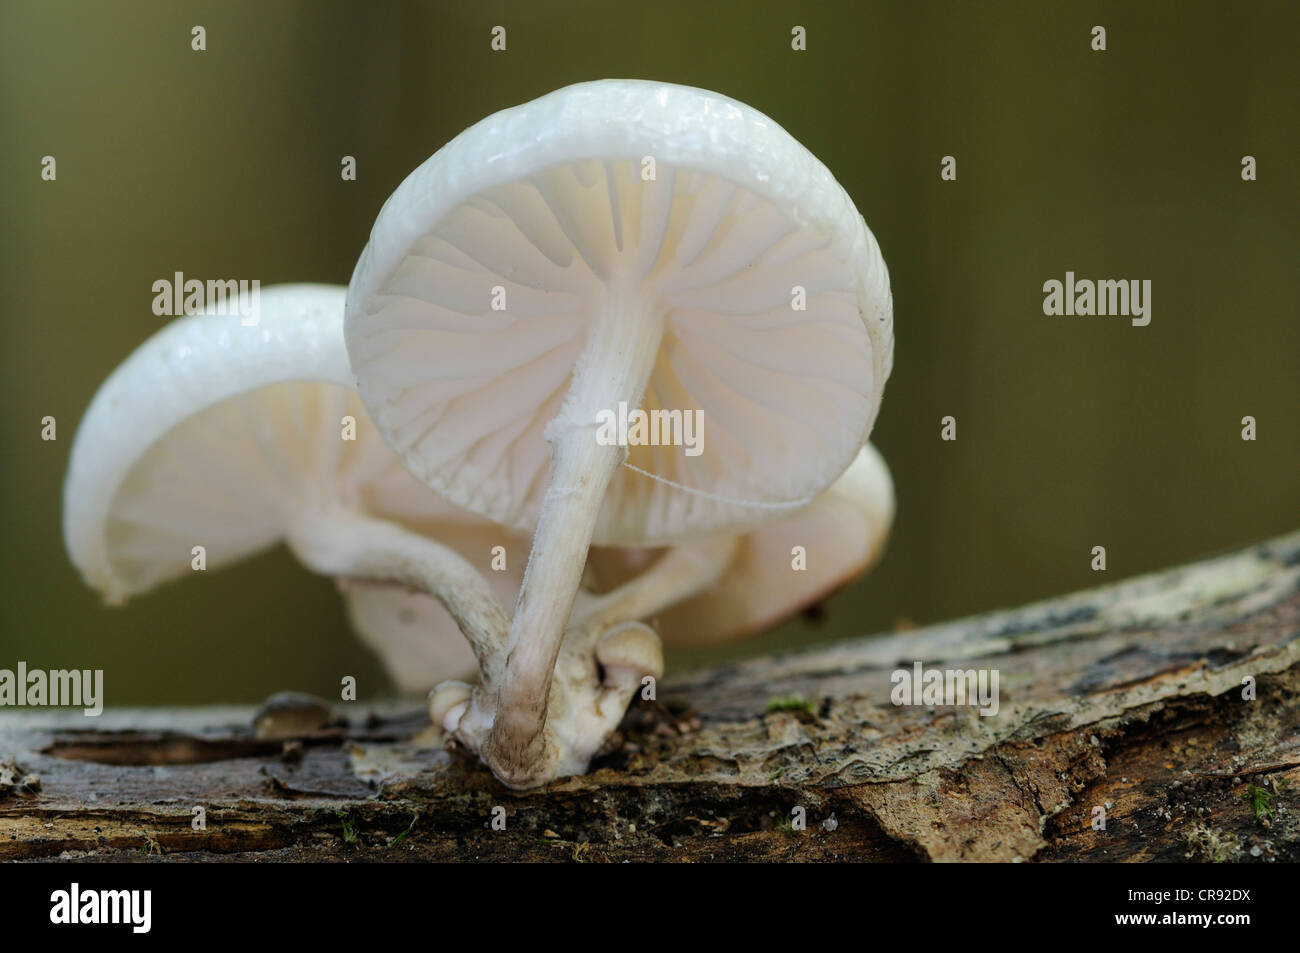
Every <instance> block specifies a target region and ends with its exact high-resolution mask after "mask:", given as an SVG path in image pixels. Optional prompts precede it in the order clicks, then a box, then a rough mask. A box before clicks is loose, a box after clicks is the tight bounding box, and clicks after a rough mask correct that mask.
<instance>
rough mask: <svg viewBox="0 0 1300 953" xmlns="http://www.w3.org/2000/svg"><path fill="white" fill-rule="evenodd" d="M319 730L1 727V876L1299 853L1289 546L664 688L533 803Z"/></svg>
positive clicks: (1296, 643) (413, 749)
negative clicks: (902, 688)
mask: <svg viewBox="0 0 1300 953" xmlns="http://www.w3.org/2000/svg"><path fill="white" fill-rule="evenodd" d="M917 661H920V662H922V663H923V664H924V665H925V666H926V667H927V668H945V669H951V668H960V669H996V670H997V671H998V672H999V676H1000V690H1001V691H1000V694H1001V707H1000V711H999V713H998V714H997V715H996V716H992V717H980V716H979V715H977V714H976V713H975V712H974V711H973V710H972V709H970V708H954V707H942V706H939V707H930V708H926V707H896V706H894V705H893V704H891V702H890V689H891V687H892V685H891V682H890V675H891V673H892V672H893V671H895V670H896V669H899V668H908V669H910V668H911V667H912V665H913V663H914V662H917ZM1251 680H1253V683H1254V692H1255V697H1254V698H1253V699H1251V698H1249V697H1243V696H1249V694H1250V692H1249V691H1248V690H1247V689H1248V684H1249V683H1250V682H1251ZM791 697H798V698H801V699H804V700H806V701H807V702H808V705H807V706H806V707H805V706H800V705H792V704H790V703H789V702H788V699H789V698H791ZM778 698H784V699H787V703H786V704H784V705H776V706H773V704H772V702H773V700H774V699H778ZM770 708H778V709H783V710H769V709H770ZM337 714H338V715H340V716H343V717H346V718H349V722H348V723H346V724H339V725H336V726H334V727H325V728H323V729H320V730H317V731H314V732H312V733H310V734H308V735H306V736H304V737H303V738H301V739H300V741H299V742H291V743H289V744H285V743H284V742H282V741H259V740H257V738H256V737H255V736H254V733H253V731H252V727H251V719H252V717H253V713H252V710H251V709H211V708H209V709H190V710H157V709H152V710H136V711H119V712H111V711H110V712H106V713H105V714H104V715H103V716H101V717H100V718H98V719H88V718H85V717H83V716H79V715H75V714H57V713H51V712H44V713H37V714H25V715H21V716H19V715H15V714H13V713H7V714H5V715H4V716H2V717H0V762H5V764H4V765H0V859H30V858H58V857H63V858H77V859H89V860H94V859H117V860H120V859H140V860H151V859H152V860H159V859H176V858H185V859H195V858H208V859H240V860H247V859H268V860H269V859H277V860H317V859H325V860H376V861H380V860H382V861H400V860H429V859H454V860H507V859H532V860H556V859H562V860H578V861H614V860H625V859H631V860H696V861H699V860H735V859H741V860H834V859H840V860H848V859H852V860H916V859H920V860H927V859H928V860H938V861H947V860H1007V861H1010V860H1035V861H1069V860H1183V859H1194V860H1206V861H1217V860H1234V861H1235V860H1240V861H1250V860H1259V861H1268V860H1290V861H1296V860H1300V807H1298V806H1297V805H1300V533H1297V534H1294V535H1291V536H1288V537H1285V538H1282V539H1278V540H1275V541H1273V542H1270V543H1266V544H1262V545H1259V546H1255V547H1252V548H1250V549H1248V550H1246V551H1243V552H1240V553H1236V554H1233V555H1230V556H1226V557H1222V558H1218V559H1213V560H1209V561H1205V562H1201V563H1196V564H1192V565H1189V566H1186V567H1181V568H1178V569H1174V570H1170V571H1167V572H1164V573H1159V574H1156V575H1152V576H1147V577H1143V578H1141V579H1136V580H1131V581H1128V582H1124V583H1120V584H1116V585H1112V586H1108V587H1105V588H1101V589H1097V590H1093V591H1090V592H1085V593H1081V594H1077V595H1073V596H1068V597H1066V598H1062V599H1056V600H1052V601H1049V602H1044V603H1040V604H1036V605H1032V606H1028V607H1025V608H1021V609H1017V610H1014V611H1009V612H1000V613H995V614H992V615H988V616H983V617H979V618H973V619H967V620H961V621H958V622H953V623H949V624H946V625H940V626H935V627H932V628H927V629H919V630H914V631H909V632H900V633H896V634H892V635H889V636H884V637H875V638H864V639H859V640H855V641H851V642H847V643H841V644H838V645H834V646H830V647H821V648H816V649H814V650H811V651H807V652H801V653H798V654H792V655H786V656H781V657H775V658H762V659H756V660H754V661H750V662H745V663H741V664H736V665H730V666H726V667H724V668H720V669H717V670H713V671H707V672H700V673H694V674H691V675H688V676H686V677H682V678H678V679H675V680H670V681H668V682H666V683H664V684H663V685H661V686H660V688H659V700H658V701H657V702H654V703H649V702H640V701H639V702H637V703H635V704H634V708H633V711H632V712H631V713H630V714H629V716H628V718H627V720H626V721H625V723H624V725H623V730H622V738H621V740H622V745H621V747H618V748H617V749H616V750H614V751H612V752H611V753H610V754H607V755H605V756H602V757H601V758H600V759H599V760H598V762H597V767H596V770H594V771H593V772H592V773H591V774H589V775H587V776H586V777H581V778H571V779H566V780H564V781H561V782H558V783H555V784H552V785H550V786H548V787H546V788H544V789H541V790H539V791H534V792H528V793H516V792H511V791H508V790H506V789H504V788H503V787H501V786H500V785H499V784H497V783H496V782H495V780H494V779H493V778H492V777H491V776H490V775H489V774H488V773H487V772H486V771H485V770H484V769H483V768H481V767H480V766H478V765H476V764H474V763H472V762H469V761H466V760H464V759H461V758H458V757H455V756H453V755H450V754H448V753H446V752H444V751H442V750H441V749H440V748H437V747H420V745H419V744H418V743H417V742H415V741H413V740H412V739H413V737H414V736H416V735H418V734H419V733H420V732H421V729H422V728H424V727H425V722H426V721H427V719H426V718H424V716H423V715H422V714H421V713H420V712H419V711H418V710H417V705H415V704H413V703H407V704H406V705H405V707H404V708H403V706H400V705H393V706H382V707H380V708H371V709H367V712H366V713H364V714H358V713H357V706H351V707H348V706H341V709H340V711H338V712H337ZM6 759H7V760H6ZM196 807H202V808H203V810H204V813H205V820H206V827H205V828H203V829H195V824H194V817H195V814H194V808H196ZM496 807H500V808H504V811H505V817H506V829H505V830H494V829H493V828H492V824H491V821H492V817H493V809H494V808H496ZM795 807H802V808H803V809H804V812H805V814H806V817H807V827H806V829H805V830H799V829H798V826H799V825H794V826H792V825H791V817H792V814H791V812H792V810H793V809H794V808H795ZM1098 807H1100V808H1102V810H1104V812H1105V821H1106V823H1105V829H1104V830H1096V829H1094V820H1095V818H1097V817H1098V816H1099V812H1098V811H1096V808H1098ZM1270 814H1271V816H1270ZM832 817H833V819H834V820H833V822H831V823H826V821H827V820H828V819H830V818H832Z"/></svg>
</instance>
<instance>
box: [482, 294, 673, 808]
mask: <svg viewBox="0 0 1300 953" xmlns="http://www.w3.org/2000/svg"><path fill="white" fill-rule="evenodd" d="M591 313H592V314H594V315H596V320H595V322H594V324H593V327H592V329H591V334H590V337H589V338H588V341H587V347H586V349H585V350H584V352H583V354H582V356H581V357H580V358H579V360H578V363H577V366H576V367H575V369H574V372H573V378H572V381H571V383H570V385H569V392H568V394H567V396H566V398H565V402H564V405H563V407H562V408H561V410H560V413H559V415H558V416H557V417H556V418H555V419H554V420H552V421H551V423H550V424H549V425H548V427H547V432H546V437H547V440H548V441H549V442H550V444H551V485H550V488H549V489H548V490H547V492H546V497H545V499H544V500H543V502H542V507H541V512H540V514H539V517H538V523H537V533H536V535H535V536H534V538H533V548H532V552H531V553H530V554H529V557H528V568H527V569H526V570H525V572H524V579H523V585H522V587H521V589H520V593H519V603H518V605H517V606H516V609H515V616H514V620H513V623H512V624H511V627H510V640H509V655H508V657H507V659H506V665H505V674H504V677H503V679H502V682H501V687H500V690H499V694H498V696H497V698H496V699H495V702H496V705H495V709H496V710H495V712H492V713H490V714H489V713H488V712H484V711H481V710H480V711H478V712H477V715H478V716H479V717H490V718H492V732H491V739H490V743H489V745H488V750H486V751H483V752H481V754H482V755H483V757H484V760H485V761H486V762H487V763H488V766H489V767H491V768H492V770H493V772H494V773H495V774H496V775H497V777H498V778H500V779H501V780H502V781H503V782H505V783H506V784H509V785H511V786H515V787H528V786H532V785H535V784H539V783H542V782H544V781H546V780H549V779H550V777H554V776H555V774H556V765H555V762H556V760H557V758H558V757H559V754H558V752H556V751H554V750H552V749H553V748H554V745H553V744H551V743H548V739H547V736H546V732H545V726H546V714H547V705H548V701H549V697H550V689H551V680H552V677H553V674H554V671H555V662H556V659H557V657H558V656H559V653H560V647H561V643H562V641H563V639H564V632H565V628H566V626H567V624H568V620H569V614H570V612H571V611H572V609H573V602H574V598H575V596H576V594H577V592H578V587H579V584H580V583H581V580H582V573H583V568H584V566H585V565H586V559H587V549H588V547H589V546H590V545H591V537H592V534H593V532H594V530H595V526H596V518H597V516H598V515H599V513H600V508H601V505H602V503H603V502H604V499H605V492H606V490H607V489H608V487H609V482H610V480H611V479H613V476H614V473H615V472H616V471H617V470H618V468H619V466H620V465H621V464H622V462H623V460H624V459H625V458H626V454H627V450H626V448H625V447H622V446H619V445H613V446H604V445H602V444H600V443H598V442H597V439H596V437H597V432H598V429H599V428H598V423H597V415H598V414H599V413H600V412H601V411H615V410H617V408H618V406H619V403H620V402H626V404H627V405H628V406H629V407H639V406H640V404H641V400H642V397H643V395H644V393H645V388H646V383H647V381H648V380H649V378H650V373H651V371H652V370H653V369H654V362H655V358H656V356H657V355H658V353H659V344H660V340H661V338H662V336H663V316H662V314H660V313H659V312H658V311H657V309H656V308H655V307H654V306H653V302H652V301H651V300H650V299H649V298H648V297H647V296H646V295H644V294H643V293H641V292H640V291H636V290H634V291H624V290H623V289H620V288H618V287H612V288H609V289H607V290H606V292H605V294H604V295H603V296H602V300H601V301H599V302H597V303H596V305H595V307H593V309H592V311H591ZM484 703H490V701H489V700H487V699H485V698H484V696H483V693H478V694H476V697H475V702H474V703H473V704H474V705H476V706H479V705H482V704H484ZM579 770H581V769H579Z"/></svg>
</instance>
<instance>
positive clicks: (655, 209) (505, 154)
mask: <svg viewBox="0 0 1300 953" xmlns="http://www.w3.org/2000/svg"><path fill="white" fill-rule="evenodd" d="M651 173H652V175H651ZM799 289H801V291H800V290H799ZM611 295H614V296H615V297H617V298H618V299H619V300H620V301H623V302H625V303H626V302H628V301H633V302H635V304H634V306H635V307H638V308H644V309H645V310H646V311H648V312H650V313H656V314H662V315H663V317H664V334H663V338H662V341H661V345H660V349H659V352H658V355H657V358H656V359H655V362H654V367H653V370H652V372H651V376H650V380H649V383H648V386H647V388H646V392H645V395H644V400H643V403H642V404H641V408H642V409H644V410H645V411H649V412H654V411H658V410H665V411H673V410H676V411H687V410H691V411H699V412H702V414H703V420H704V427H703V452H702V453H700V454H699V455H696V456H691V455H687V454H685V453H684V452H683V448H682V447H681V446H671V445H669V446H662V445H661V446H636V445H634V446H632V447H630V448H629V450H630V455H629V459H628V463H629V464H631V465H632V466H635V467H638V468H640V469H642V470H645V471H647V472H649V473H652V474H655V475H657V476H659V477H662V478H663V479H664V480H668V481H671V483H675V484H678V486H673V485H670V484H669V483H665V482H661V481H655V480H652V479H650V478H648V477H646V476H645V475H644V474H641V473H636V472H634V471H633V470H631V469H629V468H622V469H620V471H619V472H618V474H617V475H616V476H615V477H614V480H613V482H612V483H611V484H610V486H609V489H608V492H607V494H606V497H605V500H604V505H603V508H602V510H601V512H600V514H599V518H598V520H597V524H596V528H595V534H594V537H593V539H594V541H595V542H596V543H605V544H622V545H659V544H667V543H671V542H674V541H678V540H681V539H685V538H688V537H690V536H694V535H704V534H707V533H711V532H714V531H732V532H736V531H742V530H745V529H748V528H752V527H754V526H757V525H759V524H761V523H762V522H766V521H767V520H768V519H770V518H771V517H772V511H771V509H767V508H762V507H761V506H759V507H756V506H753V505H745V504H753V503H759V504H764V503H769V504H777V505H780V504H783V503H796V502H797V501H801V500H807V499H811V498H812V497H813V496H815V495H816V494H817V493H818V492H820V491H821V490H823V489H825V487H827V486H828V485H829V484H830V483H831V482H832V481H833V480H834V479H835V478H836V477H837V476H838V475H839V474H840V473H842V472H843V471H844V470H845V469H846V468H847V467H848V466H849V465H850V464H851V463H852V461H853V459H854V457H855V456H856V455H857V452H858V450H859V448H860V447H861V446H862V445H863V444H864V443H865V441H866V439H867V436H868V434H869V433H870V431H871V428H872V425H873V423H874V421H875V418H876V414H877V411H878V408H879V405H880V399H881V395H882V392H883V389H884V386H885V381H886V379H887V377H888V376H889V371H890V367H891V364H892V354H893V332H892V320H893V319H892V302H891V297H890V292H889V277H888V273H887V270H886V268H885V263H884V260H883V259H882V257H881V254H880V250H879V248H878V246H877V245H876V242H875V239H874V238H873V237H872V235H871V233H870V231H869V230H868V229H867V227H866V224H865V222H864V221H863V219H862V216H861V215H860V214H859V213H858V211H857V209H856V208H855V206H854V204H853V202H852V200H851V199H850V198H849V196H848V195H847V193H846V192H845V191H844V189H843V188H842V187H841V186H840V185H839V184H838V183H837V182H836V181H835V179H834V177H833V176H832V175H831V173H830V172H829V171H828V170H827V169H826V167H825V166H824V165H823V164H822V163H821V162H820V161H818V160H817V159H816V157H814V156H813V155H812V154H811V153H810V152H809V151H808V150H807V149H806V148H804V147H803V146H802V145H800V144H799V143H798V142H797V141H796V140H795V139H794V138H793V137H791V136H790V135H789V133H787V132H786V131H785V130H784V129H782V128H781V127H780V126H779V125H777V124H776V123H775V122H774V121H772V120H771V119H770V118H768V117H767V116H764V115H763V114H762V113H760V112H758V111H757V110H755V109H753V108H751V107H749V106H746V105H743V104H741V103H738V102H735V101H734V100H731V99H728V98H727V97H725V96H722V95H720V94H717V93H712V92H708V91H705V90H700V89H692V88H689V87H684V86H675V85H670V84H666V83H654V82H643V81H637V80H602V81H599V82H592V83H582V84H578V85H575V86H570V87H567V88H564V89H561V90H557V91H556V92H553V93H551V94H549V95H547V96H544V97H542V98H540V99H538V100H535V101H533V102H530V103H526V104H524V105H522V106H517V107H515V108H512V109H507V110H504V111H502V112H499V113H496V114H494V115H492V116H489V117H488V118H486V119H484V120H483V121H481V122H479V123H478V124H476V125H475V126H473V127H471V128H470V129H468V130H466V131H465V132H463V133H462V134H461V135H459V136H457V137H456V138H455V139H454V140H452V141H451V142H450V143H448V144H447V145H446V146H445V147H443V148H442V149H441V150H440V151H439V152H438V153H437V154H436V155H434V156H433V157H432V158H430V159H429V160H428V161H426V162H425V163H424V164H423V165H421V166H420V167H419V168H417V169H416V170H415V171H414V172H412V173H411V174H410V176H408V177H407V179H406V180H405V181H404V182H403V183H402V184H401V185H400V186H399V187H398V189H397V190H396V191H395V192H394V193H393V195H392V196H391V197H390V199H389V200H388V202H387V203H386V204H385V205H384V208H383V210H382V211H381V212H380V214H379V217H378V219H377V220H376V222H375V226H374V229H373V231H372V233H371V237H370V242H369V244H368V245H367V247H366V249H365V251H364V252H363V254H362V256H361V259H360V260H359V262H358V264H357V268H356V270H355V272H354V274H353V277H352V282H351V284H350V286H349V292H348V306H347V312H348V314H347V323H346V331H347V338H348V348H349V353H350V354H351V356H352V362H353V368H354V370H355V371H356V373H357V376H358V381H359V387H360V391H361V395H362V398H363V400H364V402H365V404H366V406H367V408H368V409H369V410H370V412H371V416H372V418H373V419H374V420H375V422H376V425H377V426H378V427H379V428H380V430H381V431H382V432H383V433H384V434H385V436H386V438H387V439H388V441H389V443H390V444H391V445H392V446H393V447H394V449H395V450H397V452H398V453H399V454H400V455H401V457H402V459H403V460H404V461H405V462H406V464H407V467H408V468H409V469H410V470H411V472H412V473H414V474H415V475H416V476H418V477H419V478H420V479H421V480H423V481H424V482H425V483H427V484H428V485H429V486H431V487H433V488H434V489H436V490H438V491H439V492H440V493H442V494H443V495H445V496H446V497H447V499H449V500H450V501H451V502H453V503H455V504H457V505H459V506H463V507H465V508H466V509H469V510H471V511H473V512H475V513H478V514H481V515H482V516H484V517H486V518H488V519H490V520H492V521H493V522H495V523H498V524H501V525H504V526H508V527H512V528H515V529H518V530H520V531H531V530H532V529H533V528H534V526H535V524H536V520H537V516H538V513H539V510H540V505H541V502H542V499H543V497H544V494H545V492H546V489H547V486H548V483H549V464H550V455H549V450H548V447H547V444H546V440H545V435H544V432H545V428H546V426H547V424H548V422H550V421H551V420H552V419H554V418H556V416H557V415H558V414H559V412H560V409H561V405H562V403H563V401H564V398H565V395H566V392H567V389H568V385H569V382H570V378H571V375H573V373H574V371H575V366H576V365H577V363H578V362H579V359H580V357H581V356H582V355H583V353H584V347H585V344H586V342H587V340H588V338H589V336H590V335H591V333H592V328H593V327H595V326H596V325H597V323H598V322H601V321H602V320H606V319H607V318H606V316H607V314H608V311H609V307H610V300H611ZM799 295H802V296H803V298H804V300H802V301H799V302H796V298H797V297H798V296H799ZM495 302H501V303H502V304H504V308H503V309H497V308H494V303H495ZM800 304H803V305H805V307H804V308H803V309H802V310H801V309H800V307H799V305H800ZM608 409H609V410H610V411H611V412H616V411H617V410H618V408H608ZM635 409H637V408H635V407H633V408H631V410H635ZM593 423H594V422H593ZM681 487H685V488H686V489H682V488H681ZM737 501H741V502H737Z"/></svg>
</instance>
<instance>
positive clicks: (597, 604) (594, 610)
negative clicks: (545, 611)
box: [568, 536, 740, 646]
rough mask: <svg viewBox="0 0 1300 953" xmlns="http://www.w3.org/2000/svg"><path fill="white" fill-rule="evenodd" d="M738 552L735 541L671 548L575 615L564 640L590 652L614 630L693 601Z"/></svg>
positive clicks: (719, 538) (726, 539)
mask: <svg viewBox="0 0 1300 953" xmlns="http://www.w3.org/2000/svg"><path fill="white" fill-rule="evenodd" d="M739 548H740V537H739V536H710V537H706V538H704V539H698V540H695V541H693V542H690V543H684V544H682V545H680V546H674V547H673V548H672V549H670V550H669V551H668V552H666V553H664V554H663V555H662V556H660V557H659V559H658V560H657V561H656V562H655V563H654V565H652V566H651V567H650V568H649V569H647V570H645V571H644V572H643V573H641V575H639V576H637V577H635V578H634V579H629V580H628V581H627V582H625V583H623V584H622V585H621V586H618V587H616V588H614V589H611V590H610V591H609V592H606V593H603V594H601V595H599V596H596V597H594V598H592V599H591V600H590V601H588V602H587V604H586V605H584V606H583V607H582V609H581V610H578V611H576V612H575V614H574V617H573V619H571V620H570V622H569V629H570V633H569V636H568V638H570V639H573V638H577V639H580V640H582V641H585V642H587V643H589V644H591V645H592V646H595V644H596V641H597V640H598V639H599V638H600V637H601V635H602V634H603V633H604V632H606V631H608V630H609V629H611V628H613V627H614V626H616V625H619V624H621V623H624V622H630V621H633V620H637V619H646V618H649V617H650V616H652V615H654V614H655V613H658V612H662V611H663V610H665V609H668V608H670V607H671V606H674V605H676V604H677V603H679V602H683V601H685V600H686V599H689V598H691V597H692V596H696V595H698V594H699V593H701V592H703V591H704V590H706V589H708V588H710V587H712V586H714V585H716V584H717V582H718V580H719V579H721V578H722V574H723V573H724V572H725V571H726V569H727V567H728V566H729V565H731V562H732V560H734V559H735V557H736V551H737V550H738V549H739Z"/></svg>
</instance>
